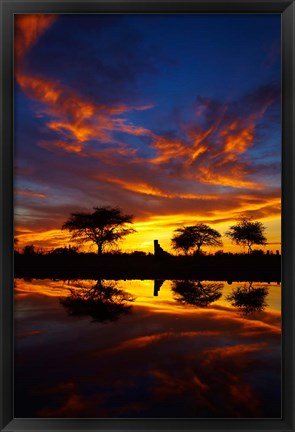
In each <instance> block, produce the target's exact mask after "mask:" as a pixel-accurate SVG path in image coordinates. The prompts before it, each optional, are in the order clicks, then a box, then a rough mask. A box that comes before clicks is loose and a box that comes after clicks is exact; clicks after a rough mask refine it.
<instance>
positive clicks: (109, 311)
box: [60, 280, 135, 322]
mask: <svg viewBox="0 0 295 432" xmlns="http://www.w3.org/2000/svg"><path fill="white" fill-rule="evenodd" d="M69 290H70V293H71V294H70V295H69V296H68V297H63V298H61V299H60V303H61V304H62V305H63V306H64V307H65V308H67V310H68V311H69V314H70V315H72V316H85V315H89V316H91V317H92V318H93V320H94V321H97V322H107V321H115V320H117V319H118V318H119V317H120V315H123V314H128V313H130V309H131V306H130V305H128V302H133V301H134V300H135V297H134V296H132V295H131V294H129V293H127V292H126V291H124V290H121V289H118V288H116V283H115V282H111V281H104V280H98V281H96V283H95V284H94V285H91V286H89V287H87V285H86V284H81V283H76V284H75V288H70V289H69Z"/></svg>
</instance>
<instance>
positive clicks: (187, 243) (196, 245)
mask: <svg viewBox="0 0 295 432" xmlns="http://www.w3.org/2000/svg"><path fill="white" fill-rule="evenodd" d="M220 238H221V234H219V232H218V231H216V230H215V229H213V228H210V227H209V226H208V225H206V224H202V223H198V224H196V225H193V226H187V227H182V228H178V229H176V230H175V231H174V236H173V237H172V240H171V245H172V248H173V249H175V250H181V251H183V252H184V253H185V255H188V254H189V253H190V252H195V253H200V252H201V247H202V246H214V247H216V246H222V241H221V240H220Z"/></svg>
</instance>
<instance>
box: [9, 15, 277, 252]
mask: <svg viewBox="0 0 295 432" xmlns="http://www.w3.org/2000/svg"><path fill="white" fill-rule="evenodd" d="M280 19H281V17H280V15H279V14H272V15H271V14H269V15H264V14H260V15H256V14H243V15H236V14H231V15H228V14H223V15H221V14H220V15H218V14H217V15H215V14H211V15H209V14H195V15H194V14H183V15H173V14H171V15H163V14H158V15H153V14H147V15H139V14H134V15H131V14H126V15H116V14H109V15H100V14H93V15H88V14H85V15H79V14H77V15H74V14H73V15H71V14H69V15H16V17H15V104H14V114H15V130H14V132H15V235H16V237H17V238H18V240H19V243H18V248H20V249H21V248H22V247H23V246H24V245H26V244H34V245H35V246H36V247H37V248H43V249H44V250H50V249H52V248H55V247H59V246H64V245H68V244H69V235H68V234H67V233H66V232H64V231H61V226H62V224H63V223H64V222H65V221H66V219H67V218H68V217H69V215H70V213H71V212H77V211H91V210H92V208H93V207H94V206H97V207H100V206H106V205H107V206H112V207H113V206H119V207H121V208H122V210H123V212H124V213H128V214H133V215H134V222H135V224H134V227H135V229H136V230H137V233H135V234H132V235H130V236H129V237H126V239H125V241H124V242H123V243H121V245H120V247H121V248H122V250H127V251H131V250H144V251H150V252H151V251H152V250H153V240H154V239H158V240H159V242H160V244H161V246H162V247H163V248H164V249H166V250H168V251H169V250H170V240H171V237H172V235H173V230H174V229H176V228H178V227H181V226H184V225H193V224H195V223H196V222H203V223H206V224H209V225H210V226H211V227H212V228H215V229H217V230H218V231H219V232H220V233H221V234H224V232H225V231H226V230H227V229H228V227H229V226H230V225H232V224H233V223H234V221H235V220H236V218H237V217H239V216H240V215H242V214H243V215H247V216H253V217H254V218H255V219H257V220H260V221H261V222H263V224H264V225H265V226H266V237H267V239H268V242H269V244H268V245H267V246H266V247H265V249H271V250H276V249H280V195H281V180H280V179H281V118H280V111H281V88H280V87H281V23H280ZM72 244H73V243H72ZM88 249H89V248H88V247H87V248H86V250H88ZM223 250H224V251H229V250H232V251H238V250H241V249H240V248H237V247H234V246H233V245H232V244H231V243H230V241H229V240H226V239H224V248H223ZM207 251H208V252H214V249H207Z"/></svg>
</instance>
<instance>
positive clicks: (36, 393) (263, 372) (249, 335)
mask: <svg viewBox="0 0 295 432" xmlns="http://www.w3.org/2000/svg"><path fill="white" fill-rule="evenodd" d="M280 298H281V287H280V286H279V285H277V284H263V283H253V284H250V283H248V282H241V283H235V282H233V283H232V284H230V285H229V284H228V283H226V282H210V281H202V282H199V281H168V280H167V281H152V280H143V281H139V280H132V281H130V280H129V281H108V280H102V281H90V280H79V281H52V280H38V279H33V280H30V281H27V280H26V281H25V280H23V279H16V281H15V417H58V418H61V417H76V418H80V417H98V418H101V417H105V418H118V417H119V418H123V417H124V418H143V417H144V418H176V417H178V418H184V417H186V418H279V417H281V394H280V388H281V338H280V337H281V336H280V333H281V321H280V319H281V313H280Z"/></svg>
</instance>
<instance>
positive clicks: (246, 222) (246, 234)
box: [225, 217, 266, 254]
mask: <svg viewBox="0 0 295 432" xmlns="http://www.w3.org/2000/svg"><path fill="white" fill-rule="evenodd" d="M264 231H265V227H264V225H263V224H262V223H261V222H256V221H252V219H251V218H247V217H242V218H241V219H240V220H239V222H238V223H237V224H236V225H232V226H231V227H230V228H229V230H228V231H227V232H226V233H225V235H226V236H227V237H229V238H230V239H231V240H232V242H233V243H235V244H237V245H242V246H247V247H248V253H249V254H250V253H251V252H252V246H253V245H254V244H256V245H265V244H266V237H265V236H264Z"/></svg>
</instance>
